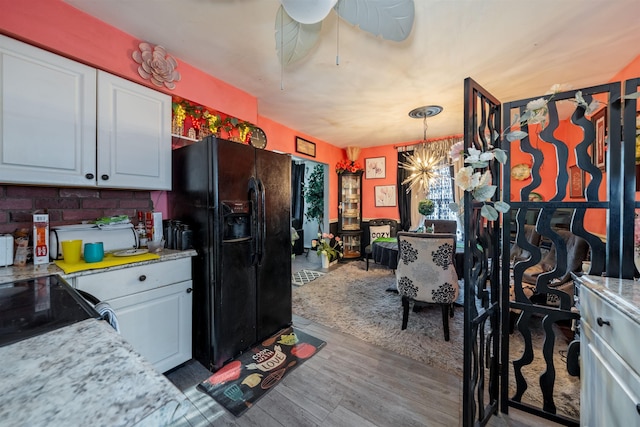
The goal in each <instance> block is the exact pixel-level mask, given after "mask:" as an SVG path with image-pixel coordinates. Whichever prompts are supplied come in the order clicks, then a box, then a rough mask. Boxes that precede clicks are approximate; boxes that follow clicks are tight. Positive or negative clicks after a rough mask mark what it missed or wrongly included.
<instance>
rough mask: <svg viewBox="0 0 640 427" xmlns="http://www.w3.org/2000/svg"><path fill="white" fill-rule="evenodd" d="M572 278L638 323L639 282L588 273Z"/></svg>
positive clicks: (639, 314) (639, 303) (639, 307)
mask: <svg viewBox="0 0 640 427" xmlns="http://www.w3.org/2000/svg"><path fill="white" fill-rule="evenodd" d="M574 278H575V280H577V281H578V282H579V283H580V285H581V286H585V287H587V288H589V289H590V290H592V291H593V292H594V293H596V294H597V295H599V296H601V297H602V299H604V300H605V301H607V302H609V303H611V304H612V305H613V306H614V307H617V308H618V309H619V310H620V311H622V312H623V313H625V314H626V315H627V316H629V317H631V318H632V319H633V320H635V321H636V322H637V323H639V324H640V282H638V281H635V280H630V279H616V278H613V277H601V276H589V275H583V276H574Z"/></svg>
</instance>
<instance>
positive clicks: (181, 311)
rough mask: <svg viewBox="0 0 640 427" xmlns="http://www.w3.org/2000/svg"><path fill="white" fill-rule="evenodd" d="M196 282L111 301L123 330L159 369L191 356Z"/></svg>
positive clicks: (139, 351)
mask: <svg viewBox="0 0 640 427" xmlns="http://www.w3.org/2000/svg"><path fill="white" fill-rule="evenodd" d="M191 287H192V282H191V281H190V280H189V281H185V282H181V283H177V284H174V285H170V286H164V287H162V288H157V289H152V290H150V291H146V292H139V293H137V294H133V295H128V296H125V297H121V298H115V299H113V300H110V301H107V302H108V303H109V304H110V305H111V307H112V308H113V310H114V311H115V312H116V316H117V318H118V324H119V326H120V333H121V334H122V336H123V337H124V338H125V339H126V340H127V341H129V343H130V344H131V345H132V346H133V348H134V349H135V350H136V351H137V352H138V353H140V354H141V355H142V356H143V357H145V358H146V359H147V360H149V361H150V362H151V363H152V364H153V366H154V367H155V368H156V369H157V370H158V372H166V371H168V370H169V369H171V368H174V367H176V366H178V365H179V364H181V363H184V362H186V361H187V360H189V359H191V306H192V295H193V294H192V293H191Z"/></svg>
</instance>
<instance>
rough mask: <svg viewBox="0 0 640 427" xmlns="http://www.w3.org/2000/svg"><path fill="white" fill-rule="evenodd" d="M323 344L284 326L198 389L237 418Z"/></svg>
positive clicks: (219, 371) (217, 372)
mask: <svg viewBox="0 0 640 427" xmlns="http://www.w3.org/2000/svg"><path fill="white" fill-rule="evenodd" d="M325 344H326V343H325V342H324V341H322V340H319V339H317V338H315V337H312V336H311V335H308V334H305V333H304V332H301V331H298V330H297V329H295V328H289V329H285V330H283V331H281V332H279V333H277V334H276V335H274V336H273V337H271V338H268V339H266V340H265V341H264V342H262V343H261V344H260V345H258V346H256V347H253V348H252V349H251V350H249V351H246V352H245V353H243V354H241V355H240V356H239V357H238V358H237V359H235V360H233V361H231V362H229V363H227V364H226V365H224V366H223V367H222V368H220V369H219V370H218V371H216V373H215V374H213V375H212V376H210V377H209V378H207V379H206V380H204V381H203V382H201V383H200V384H198V386H197V389H198V390H200V391H202V392H203V393H206V394H208V395H209V396H211V397H212V398H214V399H215V400H216V402H218V403H219V404H221V405H222V406H224V407H225V408H226V409H227V410H228V411H229V412H231V413H232V414H233V415H235V416H236V417H238V416H240V415H242V414H243V413H244V412H245V411H246V410H247V409H249V408H250V407H251V406H252V405H253V404H254V403H256V402H257V401H258V400H259V399H260V398H261V397H262V396H264V395H265V394H266V393H267V392H268V391H269V390H271V388H273V387H274V386H275V385H276V384H278V383H279V382H280V380H282V379H283V378H284V377H285V376H286V375H287V374H288V373H289V372H291V371H292V370H293V369H294V368H296V367H297V366H299V365H300V364H301V363H302V362H304V361H305V360H306V359H308V358H310V357H311V356H313V355H314V354H316V352H318V351H319V350H320V349H321V348H322V347H324V346H325Z"/></svg>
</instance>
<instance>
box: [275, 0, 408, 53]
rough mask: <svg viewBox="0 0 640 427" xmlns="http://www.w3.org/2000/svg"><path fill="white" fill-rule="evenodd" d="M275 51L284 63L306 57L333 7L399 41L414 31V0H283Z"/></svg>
mask: <svg viewBox="0 0 640 427" xmlns="http://www.w3.org/2000/svg"><path fill="white" fill-rule="evenodd" d="M280 2H281V5H280V8H279V9H278V13H277V14H276V25H275V27H276V28H275V30H276V33H275V37H276V50H277V52H278V57H279V58H280V63H281V64H282V65H288V64H292V63H294V62H296V61H299V60H301V59H302V58H304V57H305V56H306V55H307V54H308V53H309V51H310V50H311V49H312V48H313V47H314V46H315V45H316V44H317V43H318V41H319V40H320V30H321V28H322V20H323V19H325V18H326V17H327V16H328V15H329V13H330V12H331V9H333V10H334V11H335V12H336V13H337V14H338V16H339V17H340V18H342V19H344V20H345V21H347V22H349V23H350V24H352V25H354V26H358V27H360V29H362V30H364V31H366V32H368V33H371V34H373V35H374V36H381V37H382V38H383V39H385V40H392V41H396V42H400V41H403V40H405V39H406V38H407V37H408V36H409V34H410V33H411V29H412V27H413V19H414V15H415V10H414V4H413V0H302V1H301V0H280Z"/></svg>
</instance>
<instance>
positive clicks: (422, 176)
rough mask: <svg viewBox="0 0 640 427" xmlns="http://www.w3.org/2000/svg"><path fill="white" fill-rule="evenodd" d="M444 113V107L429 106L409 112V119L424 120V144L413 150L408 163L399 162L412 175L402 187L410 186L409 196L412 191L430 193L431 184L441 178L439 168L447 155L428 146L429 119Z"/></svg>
mask: <svg viewBox="0 0 640 427" xmlns="http://www.w3.org/2000/svg"><path fill="white" fill-rule="evenodd" d="M440 112H442V107H440V106H438V105H429V106H425V107H418V108H414V109H413V110H411V111H410V112H409V117H412V118H414V119H422V120H423V130H424V133H423V140H422V141H423V142H422V144H421V145H420V146H418V147H416V148H415V149H414V150H413V154H411V155H410V156H409V157H408V158H407V160H406V162H399V166H400V167H401V168H403V169H405V170H407V171H409V172H410V173H411V174H410V175H409V176H408V177H407V178H406V179H405V180H404V181H402V185H405V184H408V186H407V194H408V193H410V192H411V191H413V190H414V189H415V190H422V191H423V192H424V194H425V195H426V194H428V193H429V182H430V181H431V180H432V179H435V178H437V177H438V176H439V174H438V172H437V171H438V166H439V165H440V163H441V162H442V160H443V159H444V158H445V156H446V155H447V154H446V153H442V152H441V151H442V150H432V149H431V148H432V147H431V146H430V145H431V144H427V117H433V116H435V115H437V114H440Z"/></svg>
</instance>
